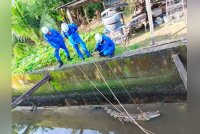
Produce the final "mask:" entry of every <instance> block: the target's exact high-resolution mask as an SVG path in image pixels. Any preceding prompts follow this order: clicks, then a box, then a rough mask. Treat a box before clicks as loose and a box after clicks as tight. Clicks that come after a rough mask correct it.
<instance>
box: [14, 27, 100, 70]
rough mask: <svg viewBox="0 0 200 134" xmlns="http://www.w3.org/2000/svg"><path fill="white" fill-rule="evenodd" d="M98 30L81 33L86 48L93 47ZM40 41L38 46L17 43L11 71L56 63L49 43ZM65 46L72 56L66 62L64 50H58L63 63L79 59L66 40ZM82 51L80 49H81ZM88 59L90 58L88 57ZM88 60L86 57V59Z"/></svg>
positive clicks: (90, 48)
mask: <svg viewBox="0 0 200 134" xmlns="http://www.w3.org/2000/svg"><path fill="white" fill-rule="evenodd" d="M97 32H99V33H102V30H101V29H96V30H94V31H91V32H90V33H83V34H81V35H80V36H81V38H82V39H83V40H84V41H85V42H86V45H87V48H88V49H89V50H90V51H91V53H92V52H93V50H94V47H95V44H96V42H95V39H94V36H95V34H96V33H97ZM44 44H46V43H44V42H43V43H42V45H39V46H30V45H27V44H24V43H19V44H17V45H15V47H14V48H13V55H14V56H13V60H12V71H13V73H25V72H31V71H33V70H38V69H41V68H44V67H46V66H51V65H55V64H57V62H56V58H55V57H54V49H53V48H51V46H50V45H48V44H46V45H44ZM66 45H67V48H68V49H69V52H70V56H71V57H72V58H73V60H72V61H71V62H68V61H67V59H66V56H65V54H64V51H62V50H61V51H60V56H61V58H62V60H63V61H64V63H66V62H67V63H68V64H74V63H77V62H79V61H80V59H79V58H78V56H77V54H76V52H75V51H74V49H73V48H72V46H71V45H70V44H69V41H66ZM80 50H81V49H80ZM81 51H82V50H81ZM89 59H90V58H89ZM87 60H88V59H87Z"/></svg>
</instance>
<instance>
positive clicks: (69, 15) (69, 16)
mask: <svg viewBox="0 0 200 134" xmlns="http://www.w3.org/2000/svg"><path fill="white" fill-rule="evenodd" d="M67 16H68V18H69V21H70V23H73V19H72V14H71V12H70V10H69V9H68V8H67Z"/></svg>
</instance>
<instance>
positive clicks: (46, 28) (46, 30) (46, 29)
mask: <svg viewBox="0 0 200 134" xmlns="http://www.w3.org/2000/svg"><path fill="white" fill-rule="evenodd" d="M48 32H49V29H48V27H46V26H44V27H42V33H43V34H47V33H48Z"/></svg>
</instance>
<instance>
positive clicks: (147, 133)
mask: <svg viewBox="0 0 200 134" xmlns="http://www.w3.org/2000/svg"><path fill="white" fill-rule="evenodd" d="M92 62H93V63H94V65H95V66H96V68H97V70H98V72H99V74H100V75H101V77H102V78H103V81H104V82H105V84H106V85H107V87H108V89H109V90H110V92H111V93H112V95H113V96H114V98H115V99H116V100H117V102H118V103H119V105H120V106H121V107H122V109H123V110H124V112H125V113H126V114H127V115H128V116H129V118H130V119H131V120H132V121H133V122H134V123H135V124H136V125H137V126H138V127H139V128H140V129H141V130H142V131H143V132H145V133H146V134H149V132H150V131H149V132H148V131H146V130H144V128H143V127H142V126H140V125H139V124H138V123H137V122H136V121H135V120H134V119H133V117H132V116H131V115H130V114H129V113H128V112H127V110H126V109H125V108H124V106H123V105H122V104H121V102H120V101H119V100H118V98H117V97H116V96H115V94H114V93H113V91H112V89H111V88H110V86H109V85H108V83H107V82H106V80H105V78H104V77H103V75H102V74H101V72H100V70H99V68H98V67H97V65H96V63H95V62H94V61H93V60H92ZM151 133H153V132H151Z"/></svg>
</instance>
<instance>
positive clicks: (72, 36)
mask: <svg viewBox="0 0 200 134" xmlns="http://www.w3.org/2000/svg"><path fill="white" fill-rule="evenodd" d="M68 26H69V30H68V31H67V32H64V31H62V35H63V36H64V37H66V38H68V39H69V41H70V43H71V44H72V45H75V44H77V40H79V39H80V37H79V35H78V33H77V30H78V26H77V25H76V24H68Z"/></svg>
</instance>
